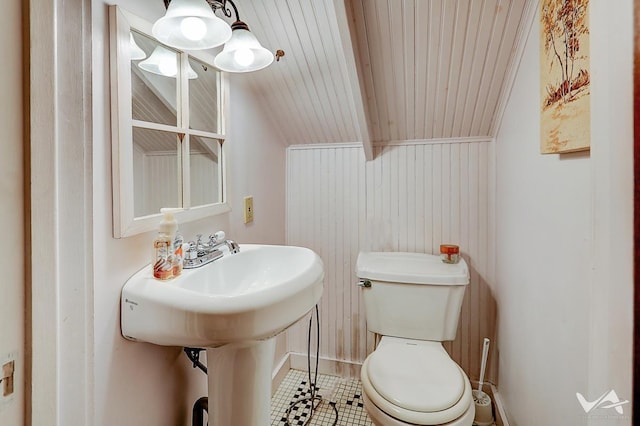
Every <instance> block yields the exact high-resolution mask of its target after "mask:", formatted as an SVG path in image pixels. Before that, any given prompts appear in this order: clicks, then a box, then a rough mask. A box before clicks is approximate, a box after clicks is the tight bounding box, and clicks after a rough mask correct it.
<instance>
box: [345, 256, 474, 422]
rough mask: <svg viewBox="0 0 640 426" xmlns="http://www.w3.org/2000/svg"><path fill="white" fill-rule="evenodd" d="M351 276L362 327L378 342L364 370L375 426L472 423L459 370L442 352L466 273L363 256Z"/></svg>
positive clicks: (423, 259)
mask: <svg viewBox="0 0 640 426" xmlns="http://www.w3.org/2000/svg"><path fill="white" fill-rule="evenodd" d="M356 273H357V275H358V277H359V278H360V286H361V287H362V292H363V297H364V304H365V315H366V320H367V328H368V330H369V331H371V332H374V333H376V334H378V335H379V336H381V339H380V341H379V343H378V345H377V347H376V349H375V351H373V353H372V354H371V355H369V356H368V357H367V359H366V360H365V361H364V363H363V365H362V370H361V373H360V377H361V380H362V390H363V399H364V404H365V405H364V406H365V409H366V410H367V413H368V414H369V417H370V418H371V420H372V421H373V422H374V423H375V424H376V425H378V426H390V425H398V426H400V425H447V426H470V425H472V424H473V418H474V414H475V405H474V403H473V398H472V395H471V384H470V383H469V378H468V377H467V376H466V374H465V373H464V371H463V370H462V369H461V368H460V367H459V366H458V364H456V363H455V362H454V361H453V360H452V359H451V357H449V354H447V352H446V351H445V350H444V348H443V347H442V343H441V342H443V341H447V340H453V339H455V336H456V329H457V326H458V318H459V317H460V308H461V306H462V299H463V297H464V292H465V289H466V287H467V285H468V284H469V270H468V268H467V264H466V263H465V262H464V260H460V262H459V263H457V264H447V263H444V262H442V261H441V260H440V257H439V256H434V255H429V254H422V253H387V252H384V253H383V252H378V253H365V252H361V253H360V254H359V256H358V263H357V267H356Z"/></svg>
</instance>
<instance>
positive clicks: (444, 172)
mask: <svg viewBox="0 0 640 426" xmlns="http://www.w3.org/2000/svg"><path fill="white" fill-rule="evenodd" d="M489 146H490V142H488V141H482V140H479V141H464V140H461V141H444V142H439V143H434V142H427V141H425V142H423V143H415V142H412V143H399V144H395V145H389V146H376V147H375V148H374V149H375V154H376V155H375V157H376V159H375V160H374V161H372V162H365V161H364V156H363V154H362V150H361V149H359V148H358V147H357V146H339V145H336V146H335V147H331V146H323V147H317V148H308V147H304V148H302V147H293V148H290V149H289V150H288V151H289V152H288V207H287V209H288V212H287V218H288V219H287V223H288V226H287V228H288V229H287V232H288V242H289V244H299V245H304V246H307V247H309V248H311V249H313V250H315V251H316V252H317V253H318V254H319V255H320V256H321V257H322V259H323V262H324V264H325V271H326V277H325V291H324V295H323V298H322V301H321V321H322V331H321V341H322V343H321V348H320V349H321V350H320V353H321V356H322V357H323V358H327V359H336V360H341V361H345V362H356V363H359V362H362V361H363V360H364V358H365V357H366V355H367V354H368V353H370V351H371V350H372V349H373V339H372V337H373V336H372V335H371V333H368V332H367V331H366V328H365V320H364V315H363V314H364V311H363V306H362V299H361V295H360V291H359V288H358V287H357V286H356V285H355V283H356V280H357V279H356V276H355V266H356V260H357V256H358V252H359V251H360V250H400V251H418V252H431V253H437V252H438V250H439V245H440V243H442V242H444V241H445V240H447V241H449V242H454V243H458V244H459V245H460V246H461V248H462V252H463V255H464V257H465V259H466V260H467V262H468V263H469V266H470V272H471V283H470V285H469V287H468V289H467V293H466V295H465V300H464V302H463V307H462V312H461V318H460V325H459V330H458V335H457V339H456V340H455V341H454V342H451V343H446V345H445V346H446V348H447V350H449V352H450V353H451V355H452V357H453V358H454V359H455V360H456V361H457V362H458V363H460V365H461V366H462V367H463V368H464V369H465V371H466V372H467V373H468V374H469V375H470V377H471V378H477V376H478V373H479V366H480V348H481V341H482V338H483V337H485V336H490V337H492V336H493V335H494V330H493V328H494V327H495V305H494V302H493V298H492V295H491V292H490V289H489V287H488V285H487V280H488V277H487V275H486V274H487V271H489V262H491V259H490V257H489V256H488V247H489V244H490V241H489V240H490V237H491V234H490V232H489V230H490V226H489V222H490V217H489V214H490V209H489V203H488V201H487V200H488V191H489V179H490V176H489V161H490V157H489V155H490V152H491V151H490V150H489ZM287 333H288V342H289V350H290V351H292V352H299V353H304V352H306V336H307V332H306V322H304V324H299V325H297V326H295V327H292V328H291V329H290V330H289V331H288V332H287ZM491 374H492V372H489V373H488V376H487V377H488V378H491V377H492V376H491Z"/></svg>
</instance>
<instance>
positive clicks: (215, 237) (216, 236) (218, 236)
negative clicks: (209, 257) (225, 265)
mask: <svg viewBox="0 0 640 426" xmlns="http://www.w3.org/2000/svg"><path fill="white" fill-rule="evenodd" d="M224 237H225V233H224V231H218V232H214V233H213V234H211V235H209V244H211V245H213V244H217V243H219V242H222V241H223V240H224Z"/></svg>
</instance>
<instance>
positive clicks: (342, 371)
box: [289, 352, 362, 379]
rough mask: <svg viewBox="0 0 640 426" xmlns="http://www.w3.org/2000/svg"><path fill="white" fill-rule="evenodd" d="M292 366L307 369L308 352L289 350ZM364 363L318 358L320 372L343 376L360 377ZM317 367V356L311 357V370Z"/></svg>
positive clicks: (349, 377) (295, 368)
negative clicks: (301, 352)
mask: <svg viewBox="0 0 640 426" xmlns="http://www.w3.org/2000/svg"><path fill="white" fill-rule="evenodd" d="M289 359H290V360H291V368H293V369H294V370H303V371H307V366H308V363H307V354H300V353H295V352H289ZM361 367H362V364H360V363H357V362H353V361H344V360H338V359H330V358H322V357H320V359H319V360H318V373H320V374H328V375H330V376H339V377H343V378H348V379H351V378H360V368H361ZM314 368H315V357H312V358H311V371H314Z"/></svg>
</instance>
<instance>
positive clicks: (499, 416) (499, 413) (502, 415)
mask: <svg viewBox="0 0 640 426" xmlns="http://www.w3.org/2000/svg"><path fill="white" fill-rule="evenodd" d="M491 393H492V394H493V405H494V407H495V409H496V410H495V411H496V412H495V415H496V424H497V425H498V426H509V419H508V418H507V412H506V410H505V407H504V401H502V396H501V395H500V392H498V388H497V387H495V385H493V384H491Z"/></svg>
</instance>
